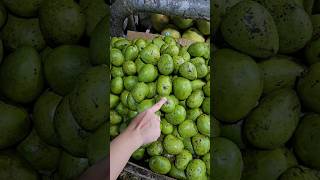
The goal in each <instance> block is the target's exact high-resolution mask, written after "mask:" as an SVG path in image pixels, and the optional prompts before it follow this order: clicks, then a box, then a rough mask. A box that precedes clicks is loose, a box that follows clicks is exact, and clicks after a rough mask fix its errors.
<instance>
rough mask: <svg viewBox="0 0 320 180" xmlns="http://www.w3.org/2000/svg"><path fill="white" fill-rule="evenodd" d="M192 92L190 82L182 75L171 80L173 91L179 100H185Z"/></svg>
mask: <svg viewBox="0 0 320 180" xmlns="http://www.w3.org/2000/svg"><path fill="white" fill-rule="evenodd" d="M191 92H192V86H191V82H190V81H189V80H188V79H186V78H183V77H177V78H175V79H174V80H173V93H174V95H175V96H176V97H177V98H178V99H179V100H185V99H187V98H188V97H189V95H190V94H191Z"/></svg>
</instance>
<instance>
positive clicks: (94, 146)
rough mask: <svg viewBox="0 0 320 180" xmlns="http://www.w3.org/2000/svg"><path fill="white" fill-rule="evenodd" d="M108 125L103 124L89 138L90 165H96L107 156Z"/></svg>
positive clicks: (88, 154) (88, 153) (88, 155)
mask: <svg viewBox="0 0 320 180" xmlns="http://www.w3.org/2000/svg"><path fill="white" fill-rule="evenodd" d="M107 128H109V127H108V126H107V123H104V124H102V125H101V126H100V127H99V128H98V129H97V130H96V131H95V132H94V133H92V134H91V135H90V136H89V138H88V145H87V157H88V160H89V163H90V164H95V163H96V162H98V161H99V160H101V159H103V158H105V157H106V155H107V153H108V152H107V151H108V148H107V147H108V139H109V137H108V129H107Z"/></svg>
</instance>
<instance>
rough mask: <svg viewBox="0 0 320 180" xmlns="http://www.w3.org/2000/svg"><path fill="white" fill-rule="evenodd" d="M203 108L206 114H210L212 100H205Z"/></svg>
mask: <svg viewBox="0 0 320 180" xmlns="http://www.w3.org/2000/svg"><path fill="white" fill-rule="evenodd" d="M201 108H202V111H203V112H204V113H206V114H210V98H208V97H206V98H204V100H203V102H202V106H201Z"/></svg>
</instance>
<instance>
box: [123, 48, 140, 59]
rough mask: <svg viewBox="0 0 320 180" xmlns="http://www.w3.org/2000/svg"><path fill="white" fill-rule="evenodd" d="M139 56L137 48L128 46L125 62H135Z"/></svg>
mask: <svg viewBox="0 0 320 180" xmlns="http://www.w3.org/2000/svg"><path fill="white" fill-rule="evenodd" d="M138 54H139V49H138V47H137V46H128V47H127V48H126V51H125V55H124V57H125V60H126V61H134V60H135V59H136V58H137V57H138Z"/></svg>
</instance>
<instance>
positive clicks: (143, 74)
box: [138, 64, 158, 82]
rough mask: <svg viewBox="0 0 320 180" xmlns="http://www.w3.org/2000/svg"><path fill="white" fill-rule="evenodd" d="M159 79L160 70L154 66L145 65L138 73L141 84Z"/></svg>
mask: <svg viewBox="0 0 320 180" xmlns="http://www.w3.org/2000/svg"><path fill="white" fill-rule="evenodd" d="M157 77H158V70H157V68H156V67H155V66H154V65H152V64H146V65H144V66H143V67H142V68H141V70H140V71H138V80H139V81H141V82H152V81H154V80H155V79H156V78H157Z"/></svg>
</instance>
